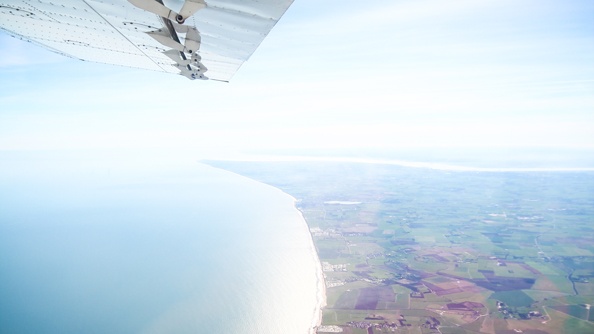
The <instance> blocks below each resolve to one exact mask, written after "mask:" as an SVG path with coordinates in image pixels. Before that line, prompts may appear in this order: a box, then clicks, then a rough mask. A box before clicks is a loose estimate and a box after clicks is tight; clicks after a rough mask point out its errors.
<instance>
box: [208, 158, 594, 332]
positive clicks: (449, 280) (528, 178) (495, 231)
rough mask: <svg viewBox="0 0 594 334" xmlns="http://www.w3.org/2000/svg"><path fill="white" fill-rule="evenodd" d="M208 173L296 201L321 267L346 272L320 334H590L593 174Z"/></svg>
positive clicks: (367, 169) (331, 169) (373, 167)
mask: <svg viewBox="0 0 594 334" xmlns="http://www.w3.org/2000/svg"><path fill="white" fill-rule="evenodd" d="M208 164H210V165H212V166H215V167H219V168H223V169H226V170H230V171H233V172H236V173H238V174H241V175H245V176H247V177H250V178H252V179H255V180H258V181H261V182H264V183H267V184H270V185H272V186H275V187H277V188H279V189H281V190H283V191H285V192H287V193H289V194H290V195H292V196H293V197H295V198H296V199H298V202H297V203H296V206H297V208H298V209H299V210H300V211H301V212H302V213H303V216H304V217H305V219H306V221H307V222H308V224H309V226H310V228H314V227H315V228H316V229H315V230H312V236H313V240H314V243H315V245H316V248H317V249H318V256H319V257H320V259H321V260H322V261H324V262H328V263H330V264H333V265H338V264H345V265H347V271H346V272H326V273H325V274H326V275H327V280H331V281H332V282H340V284H342V285H341V286H339V287H332V288H329V289H328V290H327V299H328V306H327V307H326V309H325V310H324V316H323V324H325V325H339V326H342V327H343V328H344V330H345V331H347V332H349V331H350V332H352V333H358V332H360V333H367V331H366V330H365V329H362V328H355V325H354V324H355V323H359V324H361V323H363V324H368V325H369V326H371V325H372V324H393V325H396V326H397V327H398V331H399V332H400V333H434V332H436V331H437V329H436V328H435V326H436V324H437V323H440V324H441V325H440V328H439V331H440V332H441V333H477V332H483V333H495V334H499V333H508V332H509V331H512V332H513V333H516V332H514V331H513V329H522V330H523V332H524V333H531V331H532V330H539V331H540V332H538V333H539V334H544V333H549V334H554V333H592V332H594V327H592V326H594V323H593V322H592V320H593V316H592V315H591V314H590V313H589V310H588V309H587V306H585V305H586V304H590V305H594V284H592V283H590V280H593V279H594V239H593V238H592V235H594V229H593V228H592V227H593V226H594V192H593V191H592V189H594V173H586V172H580V173H564V172H546V173H545V172H530V173H528V172H525V173H511V172H510V173H496V172H488V173H485V172H481V173H477V172H450V171H447V172H446V171H440V170H431V169H423V168H410V167H401V166H395V165H380V164H361V163H340V162H229V161H226V162H221V161H210V162H208ZM332 201H334V202H332ZM335 201H344V202H357V203H358V204H333V203H335ZM327 202H330V203H327ZM574 285H575V289H574ZM386 287H390V289H391V290H386V289H385V288H386ZM576 292H577V295H576ZM394 294H395V296H394ZM501 302H503V303H504V304H500V303H501ZM580 305H581V306H580ZM401 321H402V322H401ZM409 325H410V326H409ZM431 326H433V328H431ZM375 332H376V333H379V332H382V333H383V332H386V333H387V332H388V329H382V330H381V331H380V330H379V329H376V330H375ZM534 333H536V332H534Z"/></svg>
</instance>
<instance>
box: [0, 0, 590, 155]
mask: <svg viewBox="0 0 594 334" xmlns="http://www.w3.org/2000/svg"><path fill="white" fill-rule="evenodd" d="M592 17H594V3H593V2H592V1H585V0H584V1H575V0H569V1H506V0H503V1H501V0H499V1H459V0H456V1H449V2H444V1H434V0H421V1H395V0H391V1H382V0H379V1H367V2H365V3H364V4H362V3H361V2H355V1H335V0H328V1H323V2H320V1H312V0H296V1H295V2H294V3H293V5H292V6H291V8H290V9H289V10H288V11H287V13H286V14H285V16H284V17H283V18H282V19H281V21H280V22H279V23H278V24H277V26H276V27H275V28H274V29H273V30H272V32H271V33H270V35H269V36H268V37H267V38H266V39H265V40H264V42H263V43H262V45H261V46H260V48H259V49H258V50H257V51H256V52H255V53H254V55H253V56H252V57H251V59H250V60H249V61H248V62H246V63H245V64H244V65H243V67H242V68H241V69H240V70H239V71H238V72H237V74H236V75H235V77H234V78H233V79H232V81H231V83H229V84H225V83H220V82H208V81H207V82H203V81H189V80H187V79H185V78H184V77H181V76H175V75H167V74H162V73H155V72H150V71H144V70H136V69H129V68H123V67H117V66H110V65H103V64H94V63H89V62H82V61H77V60H72V59H69V58H64V57H61V56H58V55H55V54H52V53H51V52H48V51H45V50H44V49H41V48H38V47H36V46H34V45H31V44H29V43H24V42H22V41H19V40H17V39H14V38H11V37H9V36H8V35H6V34H1V35H0V150H18V149H27V150H31V149H90V148H121V147H124V148H129V147H132V148H136V147H143V148H150V147H193V148H208V149H245V148H303V147H304V148H308V147H328V148H333V147H416V146H448V147H449V146H541V147H553V146H554V147H582V148H583V147H587V148H594V131H592V129H594V112H593V111H594V20H592Z"/></svg>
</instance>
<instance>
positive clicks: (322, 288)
mask: <svg viewBox="0 0 594 334" xmlns="http://www.w3.org/2000/svg"><path fill="white" fill-rule="evenodd" d="M287 195H288V194H287ZM289 196H291V195H289ZM291 197H292V198H293V205H294V206H295V210H296V211H297V212H299V215H300V216H301V219H302V220H303V225H304V226H305V228H306V229H307V233H308V234H309V236H310V237H309V240H310V254H311V256H312V257H313V260H314V261H315V263H316V276H317V277H316V282H317V287H316V302H317V305H316V308H315V309H314V313H313V319H312V323H311V328H310V329H309V334H315V333H316V331H317V328H318V327H319V326H320V325H321V324H322V312H323V311H322V310H323V308H324V307H325V306H326V283H325V281H324V273H323V271H322V262H321V261H320V257H319V256H318V252H317V251H316V247H315V245H314V242H313V237H312V235H311V231H310V230H309V225H308V224H307V221H306V220H305V218H304V217H303V213H302V212H301V211H299V209H297V206H296V203H297V200H296V199H295V198H294V197H293V196H291Z"/></svg>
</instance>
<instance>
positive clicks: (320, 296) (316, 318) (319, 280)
mask: <svg viewBox="0 0 594 334" xmlns="http://www.w3.org/2000/svg"><path fill="white" fill-rule="evenodd" d="M213 168H216V167H213ZM217 169H218V168H217ZM225 172H228V173H232V174H235V175H238V176H240V177H242V178H246V179H249V180H250V181H253V182H258V183H260V184H263V185H265V186H267V187H270V188H272V189H274V190H276V191H278V192H280V193H282V194H283V195H284V196H288V197H289V198H291V200H292V201H293V209H294V210H295V211H296V212H297V213H298V214H299V217H301V221H302V222H303V224H302V226H303V228H304V229H305V230H306V231H305V232H306V233H307V235H308V236H309V254H310V255H311V257H312V261H313V262H314V263H315V266H316V306H315V307H314V310H313V312H312V320H311V324H310V326H309V330H308V334H315V333H316V332H317V328H318V327H319V326H320V325H321V324H322V312H323V311H322V310H323V308H324V307H325V306H326V283H325V281H324V273H323V271H322V262H321V261H320V258H319V256H318V252H317V250H316V247H315V245H314V242H313V236H312V235H311V231H310V230H309V225H308V224H307V221H306V220H305V218H304V217H303V213H302V212H301V211H299V209H297V205H296V204H297V199H296V198H295V197H293V196H291V195H289V194H287V193H286V192H284V191H282V190H280V189H278V188H276V187H274V186H271V185H269V184H266V183H264V182H260V181H257V180H254V179H250V178H249V177H247V176H244V175H241V174H238V173H234V172H231V171H227V170H225Z"/></svg>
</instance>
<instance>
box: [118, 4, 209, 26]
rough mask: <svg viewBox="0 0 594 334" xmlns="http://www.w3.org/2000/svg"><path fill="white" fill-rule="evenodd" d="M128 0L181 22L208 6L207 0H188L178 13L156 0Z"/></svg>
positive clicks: (137, 5)
mask: <svg viewBox="0 0 594 334" xmlns="http://www.w3.org/2000/svg"><path fill="white" fill-rule="evenodd" d="M128 2H130V3H131V4H133V5H134V6H136V7H138V8H140V9H144V10H146V11H147V12H151V13H153V14H156V15H159V16H161V17H164V18H166V19H168V20H171V21H173V22H177V23H179V24H181V23H184V22H185V21H186V19H187V18H188V17H190V16H192V15H194V14H196V12H197V11H199V10H200V9H202V8H204V7H206V2H204V0H186V2H185V3H184V5H183V6H182V9H181V10H180V11H179V13H177V12H175V11H173V10H171V9H169V8H167V7H165V5H163V4H161V3H159V2H157V1H155V0H128Z"/></svg>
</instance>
